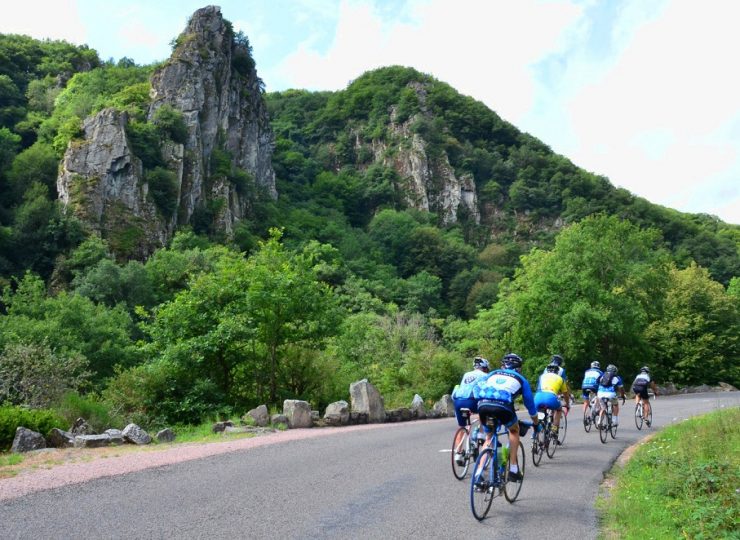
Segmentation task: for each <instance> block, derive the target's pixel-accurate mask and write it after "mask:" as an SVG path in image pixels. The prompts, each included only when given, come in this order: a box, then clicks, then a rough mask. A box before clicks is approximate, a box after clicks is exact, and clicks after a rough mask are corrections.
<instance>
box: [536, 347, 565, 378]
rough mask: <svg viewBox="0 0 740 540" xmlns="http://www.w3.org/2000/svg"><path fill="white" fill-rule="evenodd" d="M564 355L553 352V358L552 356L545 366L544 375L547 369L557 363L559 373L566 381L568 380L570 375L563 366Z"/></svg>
mask: <svg viewBox="0 0 740 540" xmlns="http://www.w3.org/2000/svg"><path fill="white" fill-rule="evenodd" d="M563 362H564V361H563V357H562V356H560V355H559V354H553V355H552V358H550V363H549V364H548V365H547V366H545V369H544V370H543V371H542V374H543V375H544V374H545V373H547V370H548V369H549V368H550V366H551V365H552V364H555V365H556V366H558V375H560V376H561V377H562V378H563V380H564V381H567V380H568V377H567V376H566V375H565V368H564V367H563Z"/></svg>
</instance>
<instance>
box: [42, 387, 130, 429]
mask: <svg viewBox="0 0 740 540" xmlns="http://www.w3.org/2000/svg"><path fill="white" fill-rule="evenodd" d="M56 411H57V412H58V413H59V415H60V416H62V417H63V418H64V419H65V420H66V423H67V424H69V425H72V424H74V422H75V420H77V419H78V418H84V419H85V420H87V423H88V424H90V427H92V428H93V429H94V430H95V431H97V432H98V433H100V432H102V431H105V430H106V429H108V428H119V429H120V428H122V427H123V422H122V421H120V420H118V419H114V418H113V417H112V415H111V414H110V411H109V410H108V407H107V405H106V404H104V403H101V402H100V401H98V399H96V398H95V397H94V396H92V395H89V396H81V395H80V394H78V393H77V392H68V393H66V394H65V395H64V397H63V398H62V400H61V402H60V403H59V405H58V406H57V407H56Z"/></svg>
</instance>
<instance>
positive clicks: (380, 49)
mask: <svg viewBox="0 0 740 540" xmlns="http://www.w3.org/2000/svg"><path fill="white" fill-rule="evenodd" d="M204 5H206V3H204V2H202V1H201V2H195V1H191V0H174V1H173V0H146V1H143V0H129V1H126V2H123V1H112V0H105V1H102V0H24V1H23V2H17V1H15V0H0V8H2V9H0V13H2V17H1V18H0V33H18V34H27V35H30V36H33V37H35V38H51V39H64V40H67V41H70V42H73V43H77V44H87V45H89V46H90V47H92V48H93V49H95V50H97V51H98V54H99V55H100V57H101V58H102V59H103V60H107V59H109V58H113V59H115V60H118V59H120V58H121V57H124V56H126V57H128V58H131V59H133V60H134V61H135V62H136V63H138V64H148V63H151V62H154V61H158V60H164V59H166V58H167V57H168V56H169V54H170V52H171V47H170V42H171V41H172V40H173V38H175V37H176V36H177V35H178V34H179V33H180V32H181V31H182V30H183V29H184V27H185V24H186V22H187V19H188V17H189V16H190V15H191V14H192V13H193V11H195V10H196V9H198V8H199V7H203V6H204ZM217 5H220V6H221V12H222V14H223V16H224V17H225V18H226V19H228V20H230V21H231V22H232V23H233V24H234V27H235V28H236V29H237V30H241V31H243V32H244V33H245V34H246V35H247V37H248V38H249V40H250V43H251V44H252V47H253V56H254V59H255V61H256V64H257V72H258V75H259V76H260V77H261V78H262V80H263V81H264V82H265V87H266V90H267V91H268V92H271V91H278V90H285V89H287V88H305V89H309V90H340V89H342V88H345V87H346V86H347V84H348V83H349V82H350V81H352V80H353V79H355V78H357V77H358V76H360V75H361V74H362V73H364V72H365V71H367V70H370V69H374V68H378V67H382V66H389V65H403V66H410V67H414V68H416V69H417V70H419V71H422V72H424V73H428V74H431V75H433V76H434V77H435V78H437V79H439V80H441V81H444V82H446V83H448V84H450V85H451V86H452V87H454V88H455V89H457V90H458V91H459V92H461V93H463V94H465V95H469V96H471V97H473V98H475V99H477V100H479V101H481V102H483V103H485V104H486V105H487V106H488V107H490V108H491V109H493V110H494V111H496V113H498V114H499V115H500V116H501V117H502V118H504V119H505V120H507V121H509V122H511V123H512V124H514V125H515V126H516V127H517V128H519V129H520V130H522V131H526V132H528V133H530V134H531V135H533V136H535V137H537V138H538V139H540V140H541V141H543V142H544V143H545V144H547V145H548V146H549V147H550V148H552V149H553V150H554V151H555V152H557V153H559V154H562V155H564V156H566V157H567V158H569V159H570V160H571V161H573V162H574V163H575V164H576V165H578V166H579V167H582V168H584V169H586V170H589V171H591V172H594V173H596V174H600V175H604V176H606V177H608V178H609V180H610V181H611V182H612V184H614V185H615V186H618V187H623V188H625V189H627V190H629V191H630V192H632V193H634V194H636V195H639V196H641V197H644V198H646V199H648V200H649V201H651V202H654V203H658V204H661V205H664V206H667V207H671V208H675V209H677V210H681V211H684V212H694V213H699V212H701V213H707V214H712V215H715V216H718V217H719V218H720V219H722V220H724V221H726V222H729V223H735V224H740V70H738V60H737V58H738V51H740V32H738V31H737V29H736V26H737V21H738V20H740V2H737V1H735V0H703V1H701V2H698V1H696V0H510V1H500V0H454V1H453V0H223V1H221V2H220V3H217Z"/></svg>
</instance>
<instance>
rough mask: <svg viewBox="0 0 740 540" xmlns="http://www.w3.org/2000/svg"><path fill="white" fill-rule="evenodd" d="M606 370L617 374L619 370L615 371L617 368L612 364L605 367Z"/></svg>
mask: <svg viewBox="0 0 740 540" xmlns="http://www.w3.org/2000/svg"><path fill="white" fill-rule="evenodd" d="M606 370H607V371H608V372H610V373H617V372H619V370H618V369H617V366H615V365H614V364H609V365H608V366H606Z"/></svg>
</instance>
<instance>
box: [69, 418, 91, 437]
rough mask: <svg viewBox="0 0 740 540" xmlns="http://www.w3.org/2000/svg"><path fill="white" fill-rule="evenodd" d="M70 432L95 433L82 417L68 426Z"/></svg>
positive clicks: (73, 433) (80, 433) (75, 433)
mask: <svg viewBox="0 0 740 540" xmlns="http://www.w3.org/2000/svg"><path fill="white" fill-rule="evenodd" d="M69 432H70V434H72V435H73V436H76V435H95V430H94V429H93V428H92V427H91V426H90V424H88V423H87V421H86V420H85V419H84V418H78V419H77V420H75V423H74V424H72V427H71V428H69Z"/></svg>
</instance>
